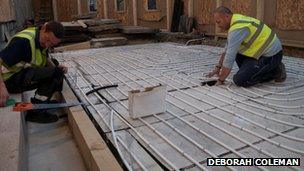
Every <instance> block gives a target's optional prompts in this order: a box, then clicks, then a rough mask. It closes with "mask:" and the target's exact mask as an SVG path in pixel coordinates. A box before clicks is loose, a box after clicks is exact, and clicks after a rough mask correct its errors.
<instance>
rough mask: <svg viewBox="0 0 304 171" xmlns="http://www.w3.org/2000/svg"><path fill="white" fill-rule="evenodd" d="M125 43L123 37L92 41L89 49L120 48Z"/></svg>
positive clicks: (125, 40)
mask: <svg viewBox="0 0 304 171" xmlns="http://www.w3.org/2000/svg"><path fill="white" fill-rule="evenodd" d="M127 42H128V40H127V39H126V38H124V37H112V38H101V39H92V40H91V47H92V48H101V47H109V46H121V45H126V44H127Z"/></svg>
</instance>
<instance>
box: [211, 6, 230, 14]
mask: <svg viewBox="0 0 304 171" xmlns="http://www.w3.org/2000/svg"><path fill="white" fill-rule="evenodd" d="M213 13H220V14H233V12H232V11H231V10H230V9H229V8H227V7H225V6H220V7H217V8H216V9H215V10H214V11H213Z"/></svg>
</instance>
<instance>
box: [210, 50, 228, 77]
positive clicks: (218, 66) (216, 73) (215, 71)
mask: <svg viewBox="0 0 304 171" xmlns="http://www.w3.org/2000/svg"><path fill="white" fill-rule="evenodd" d="M224 58H225V53H222V55H221V57H220V60H219V62H218V64H217V65H216V66H215V68H214V69H213V70H212V71H211V72H210V73H208V74H207V77H209V78H210V77H213V76H214V75H216V76H218V75H219V73H220V70H221V68H222V65H223V61H224Z"/></svg>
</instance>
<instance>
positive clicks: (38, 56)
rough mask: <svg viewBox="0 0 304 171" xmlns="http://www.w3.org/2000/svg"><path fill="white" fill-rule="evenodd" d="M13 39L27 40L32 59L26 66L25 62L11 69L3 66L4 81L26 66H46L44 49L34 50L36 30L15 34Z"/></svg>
mask: <svg viewBox="0 0 304 171" xmlns="http://www.w3.org/2000/svg"><path fill="white" fill-rule="evenodd" d="M14 37H21V38H26V39H28V40H29V42H30V46H31V53H32V56H31V58H32V59H31V63H30V65H26V63H25V62H20V63H17V64H15V65H14V66H11V67H8V66H7V65H6V64H3V65H2V78H3V79H4V80H7V79H9V78H10V77H11V76H12V75H13V74H15V73H18V72H19V71H20V70H21V69H23V68H26V67H28V66H32V67H44V66H45V65H46V49H43V50H42V51H41V50H40V49H39V48H37V49H36V45H35V37H36V28H34V27H32V28H28V29H25V30H23V31H21V32H19V33H17V34H16V35H15V36H14ZM9 43H10V42H8V44H9ZM8 44H7V45H8Z"/></svg>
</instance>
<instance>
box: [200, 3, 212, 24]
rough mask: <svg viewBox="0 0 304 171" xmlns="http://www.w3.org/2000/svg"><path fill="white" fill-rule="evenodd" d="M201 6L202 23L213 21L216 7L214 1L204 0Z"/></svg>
mask: <svg viewBox="0 0 304 171" xmlns="http://www.w3.org/2000/svg"><path fill="white" fill-rule="evenodd" d="M200 7H201V12H200V15H199V21H201V22H202V24H211V23H213V14H212V11H213V10H214V8H215V4H214V1H213V0H203V2H202V3H201V6H200Z"/></svg>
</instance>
